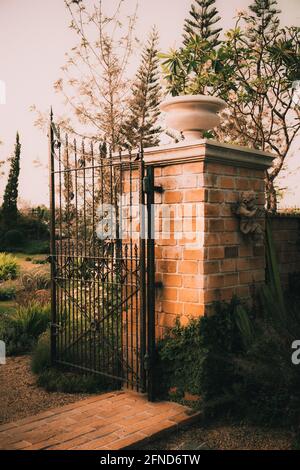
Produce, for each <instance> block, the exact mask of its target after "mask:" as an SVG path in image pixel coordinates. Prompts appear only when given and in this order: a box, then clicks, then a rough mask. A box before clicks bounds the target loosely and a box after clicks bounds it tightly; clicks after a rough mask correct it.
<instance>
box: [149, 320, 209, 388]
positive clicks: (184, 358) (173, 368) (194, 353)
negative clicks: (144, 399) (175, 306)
mask: <svg viewBox="0 0 300 470" xmlns="http://www.w3.org/2000/svg"><path fill="white" fill-rule="evenodd" d="M203 356H204V354H203V350H202V341H201V335H200V321H199V320H193V321H191V322H190V323H189V325H188V326H187V327H182V326H180V323H179V320H178V321H177V322H176V325H175V327H174V328H172V329H171V330H170V332H169V334H168V335H167V336H166V337H165V338H164V339H163V340H161V341H160V342H159V343H158V363H157V370H156V373H155V376H156V377H159V378H160V379H159V381H158V383H157V394H158V395H160V396H163V395H166V394H167V393H168V391H169V389H171V388H176V389H177V394H178V396H179V397H182V396H183V394H184V392H189V393H192V394H195V395H197V394H198V395H200V394H201V385H200V375H201V370H202V363H203ZM158 387H159V388H158Z"/></svg>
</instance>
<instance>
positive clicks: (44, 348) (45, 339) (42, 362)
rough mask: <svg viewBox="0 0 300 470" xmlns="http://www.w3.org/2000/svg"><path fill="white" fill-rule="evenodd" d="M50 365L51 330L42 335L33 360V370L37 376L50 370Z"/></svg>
mask: <svg viewBox="0 0 300 470" xmlns="http://www.w3.org/2000/svg"><path fill="white" fill-rule="evenodd" d="M50 365H51V357H50V329H48V330H46V331H45V332H44V333H42V334H41V335H40V337H39V339H38V342H37V344H36V346H35V348H34V351H33V354H32V358H31V369H32V372H34V373H35V374H40V373H41V372H43V371H45V370H46V369H48V368H49V367H50Z"/></svg>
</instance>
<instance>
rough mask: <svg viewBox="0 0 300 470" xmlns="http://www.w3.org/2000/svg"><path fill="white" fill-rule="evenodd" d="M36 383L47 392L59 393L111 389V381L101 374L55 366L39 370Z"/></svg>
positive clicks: (94, 391)
mask: <svg viewBox="0 0 300 470" xmlns="http://www.w3.org/2000/svg"><path fill="white" fill-rule="evenodd" d="M37 383H38V385H39V386H40V387H43V388H44V389H45V390H47V391H48V392H60V393H97V392H98V393H99V392H103V391H106V390H111V389H112V385H111V382H110V381H109V380H107V379H106V378H103V377H101V376H97V375H91V374H89V375H83V374H82V373H80V372H78V373H76V372H70V371H68V370H59V369H56V368H49V369H45V370H44V371H43V372H41V373H40V374H39V376H38V380H37Z"/></svg>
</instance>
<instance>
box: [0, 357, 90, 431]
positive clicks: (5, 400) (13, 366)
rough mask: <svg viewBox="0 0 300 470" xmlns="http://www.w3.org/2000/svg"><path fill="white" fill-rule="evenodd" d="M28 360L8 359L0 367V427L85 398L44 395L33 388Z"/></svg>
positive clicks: (67, 394)
mask: <svg viewBox="0 0 300 470" xmlns="http://www.w3.org/2000/svg"><path fill="white" fill-rule="evenodd" d="M30 359H31V358H30V356H18V357H8V358H7V363H6V364H5V365H0V396H1V408H0V424H3V423H6V422H10V421H15V420H17V419H21V418H25V417H26V416H31V415H34V414H36V413H40V412H41V411H44V410H47V409H49V408H56V407H58V406H63V405H66V404H68V403H73V402H75V401H77V400H80V399H82V398H85V397H86V396H88V395H86V394H80V393H76V394H69V393H58V392H51V393H49V392H46V391H45V390H44V389H42V388H40V387H38V386H37V378H36V376H35V375H34V374H33V373H32V372H31V369H30Z"/></svg>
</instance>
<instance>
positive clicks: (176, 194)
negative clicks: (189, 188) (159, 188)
mask: <svg viewBox="0 0 300 470" xmlns="http://www.w3.org/2000/svg"><path fill="white" fill-rule="evenodd" d="M181 201H182V192H181V191H166V192H165V193H164V202H165V204H177V203H179V202H181Z"/></svg>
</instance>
